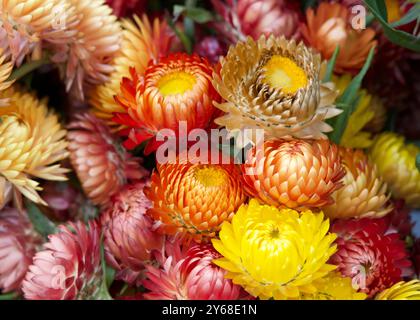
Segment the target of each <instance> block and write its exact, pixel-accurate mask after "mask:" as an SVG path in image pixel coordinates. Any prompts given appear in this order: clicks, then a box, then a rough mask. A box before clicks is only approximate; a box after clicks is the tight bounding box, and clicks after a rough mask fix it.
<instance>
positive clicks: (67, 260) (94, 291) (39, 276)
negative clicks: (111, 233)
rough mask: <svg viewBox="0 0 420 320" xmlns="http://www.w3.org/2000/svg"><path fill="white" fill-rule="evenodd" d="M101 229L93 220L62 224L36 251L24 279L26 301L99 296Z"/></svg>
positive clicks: (93, 297)
mask: <svg viewBox="0 0 420 320" xmlns="http://www.w3.org/2000/svg"><path fill="white" fill-rule="evenodd" d="M100 236H101V228H100V227H99V226H98V224H97V223H96V222H93V221H91V222H89V224H88V226H86V225H85V224H83V223H82V222H80V221H79V222H76V223H69V225H68V226H64V225H61V226H60V227H59V230H58V232H57V233H55V234H52V235H50V236H49V242H48V243H46V244H45V245H44V250H43V251H40V252H38V253H37V254H36V255H35V257H34V259H33V263H32V265H31V266H30V267H29V271H28V273H27V274H26V277H25V280H24V281H23V285H22V290H23V293H24V296H25V298H26V299H29V300H84V299H98V298H100V296H99V293H100V288H101V284H102V266H101V252H100Z"/></svg>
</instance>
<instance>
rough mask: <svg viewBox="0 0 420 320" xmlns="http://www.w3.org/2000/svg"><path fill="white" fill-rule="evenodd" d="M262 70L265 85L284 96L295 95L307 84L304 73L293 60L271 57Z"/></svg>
mask: <svg viewBox="0 0 420 320" xmlns="http://www.w3.org/2000/svg"><path fill="white" fill-rule="evenodd" d="M264 69H265V81H266V83H267V84H269V85H270V86H271V87H274V88H277V89H281V91H283V92H284V93H286V94H289V93H290V94H293V93H296V91H298V90H299V89H301V88H304V87H305V86H306V84H307V83H308V78H307V77H306V74H305V71H303V69H302V68H301V67H299V66H298V65H297V64H296V63H295V62H294V61H293V60H291V59H289V58H286V57H283V56H280V55H274V56H272V57H271V59H270V60H269V61H268V62H267V63H266V65H265V67H264Z"/></svg>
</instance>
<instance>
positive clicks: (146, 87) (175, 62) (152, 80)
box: [113, 53, 220, 153]
mask: <svg viewBox="0 0 420 320" xmlns="http://www.w3.org/2000/svg"><path fill="white" fill-rule="evenodd" d="M131 73H132V74H131V79H127V78H125V79H124V80H123V82H122V84H121V94H120V95H119V96H118V97H117V98H116V99H117V101H118V102H119V103H120V104H121V106H123V107H124V109H126V110H127V111H126V112H127V113H116V115H115V117H114V119H113V121H115V122H117V123H119V124H122V125H125V126H127V127H128V129H127V130H125V132H122V134H126V135H127V136H128V140H126V142H125V144H124V146H125V147H127V148H129V149H132V148H134V147H135V146H137V145H139V144H140V143H142V142H143V141H146V140H148V139H152V140H151V141H149V143H148V146H147V147H146V151H145V152H146V153H149V152H152V151H154V150H156V148H157V143H156V141H155V136H156V134H157V132H158V131H159V130H161V129H170V130H173V131H174V132H175V133H176V134H179V133H180V132H179V123H180V121H185V122H186V125H187V129H186V130H187V133H188V132H190V130H192V129H195V128H201V129H205V128H207V127H209V126H210V125H211V123H212V120H213V118H214V116H215V114H216V110H217V109H216V108H214V106H213V102H214V101H218V100H219V99H220V97H219V95H218V94H217V92H216V90H215V89H214V88H213V86H212V84H211V79H212V73H213V69H212V67H211V65H210V64H209V62H208V61H207V60H206V59H204V58H200V57H199V56H197V55H192V56H190V55H187V54H184V53H177V54H172V55H169V56H168V57H166V58H162V59H160V61H159V62H158V63H153V62H151V63H150V64H149V66H148V68H147V69H146V71H145V73H144V76H142V75H141V74H137V73H136V72H135V70H134V69H132V72H131Z"/></svg>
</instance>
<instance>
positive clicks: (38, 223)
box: [25, 200, 57, 238]
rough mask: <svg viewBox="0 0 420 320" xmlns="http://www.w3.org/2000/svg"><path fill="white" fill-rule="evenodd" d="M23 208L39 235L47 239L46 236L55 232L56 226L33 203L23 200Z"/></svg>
mask: <svg viewBox="0 0 420 320" xmlns="http://www.w3.org/2000/svg"><path fill="white" fill-rule="evenodd" d="M25 207H26V211H27V212H28V217H29V220H31V222H32V225H33V226H34V228H35V230H36V231H37V232H38V233H39V234H40V235H42V236H43V237H44V238H47V237H48V235H50V234H53V233H56V232H57V228H56V225H55V224H54V223H53V222H52V221H51V220H50V219H48V218H47V217H46V216H45V215H44V214H43V213H42V212H41V210H39V208H38V207H37V205H36V204H35V203H33V202H31V201H29V200H25Z"/></svg>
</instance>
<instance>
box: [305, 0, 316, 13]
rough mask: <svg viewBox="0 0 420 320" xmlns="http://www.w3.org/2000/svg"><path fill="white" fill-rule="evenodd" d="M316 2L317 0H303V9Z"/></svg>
mask: <svg viewBox="0 0 420 320" xmlns="http://www.w3.org/2000/svg"><path fill="white" fill-rule="evenodd" d="M315 4H316V0H303V1H302V9H303V11H306V10H307V9H308V8H311V7H314V6H315Z"/></svg>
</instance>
